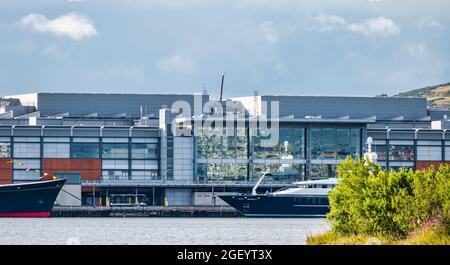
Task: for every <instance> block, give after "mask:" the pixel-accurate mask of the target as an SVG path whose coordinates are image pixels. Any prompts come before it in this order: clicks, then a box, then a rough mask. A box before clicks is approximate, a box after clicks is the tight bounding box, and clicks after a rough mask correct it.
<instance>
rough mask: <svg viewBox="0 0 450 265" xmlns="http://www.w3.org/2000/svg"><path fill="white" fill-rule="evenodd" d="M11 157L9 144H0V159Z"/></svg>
mask: <svg viewBox="0 0 450 265" xmlns="http://www.w3.org/2000/svg"><path fill="white" fill-rule="evenodd" d="M5 157H11V144H10V143H0V158H5Z"/></svg>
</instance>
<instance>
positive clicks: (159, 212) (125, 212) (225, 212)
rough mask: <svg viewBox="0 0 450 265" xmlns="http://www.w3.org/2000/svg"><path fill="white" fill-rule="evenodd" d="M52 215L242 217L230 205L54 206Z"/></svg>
mask: <svg viewBox="0 0 450 265" xmlns="http://www.w3.org/2000/svg"><path fill="white" fill-rule="evenodd" d="M51 216H52V217H242V215H241V214H240V213H239V212H237V211H236V210H234V209H233V208H231V207H228V206H217V207H213V206H180V207H164V206H141V207H95V208H94V207H91V206H80V207H54V208H53V210H52V215H51Z"/></svg>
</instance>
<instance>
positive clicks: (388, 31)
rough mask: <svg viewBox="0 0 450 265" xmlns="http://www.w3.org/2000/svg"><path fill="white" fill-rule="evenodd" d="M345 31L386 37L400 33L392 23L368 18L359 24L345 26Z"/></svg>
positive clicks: (381, 18) (381, 19)
mask: <svg viewBox="0 0 450 265" xmlns="http://www.w3.org/2000/svg"><path fill="white" fill-rule="evenodd" d="M347 30H349V31H351V32H358V33H362V34H364V35H372V34H380V35H384V36H388V35H396V34H398V33H400V28H399V27H398V26H397V25H395V23H394V21H392V20H390V19H388V18H385V17H377V18H369V19H366V20H364V21H363V22H361V23H353V24H350V25H348V26H347Z"/></svg>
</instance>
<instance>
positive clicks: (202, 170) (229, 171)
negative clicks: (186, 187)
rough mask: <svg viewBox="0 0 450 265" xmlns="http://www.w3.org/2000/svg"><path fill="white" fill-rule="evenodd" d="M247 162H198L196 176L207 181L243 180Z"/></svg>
mask: <svg viewBox="0 0 450 265" xmlns="http://www.w3.org/2000/svg"><path fill="white" fill-rule="evenodd" d="M247 172H248V164H225V163H223V164H220V163H207V164H203V163H200V164H198V165H197V178H199V180H207V181H245V180H247V176H248V173H247Z"/></svg>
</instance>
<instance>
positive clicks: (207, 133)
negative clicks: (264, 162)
mask: <svg viewBox="0 0 450 265" xmlns="http://www.w3.org/2000/svg"><path fill="white" fill-rule="evenodd" d="M195 135H196V136H195V141H196V145H197V157H198V158H247V157H248V148H247V143H248V137H247V129H246V128H245V129H244V128H234V129H233V131H228V128H206V129H203V128H198V129H197V130H196V134H195Z"/></svg>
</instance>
